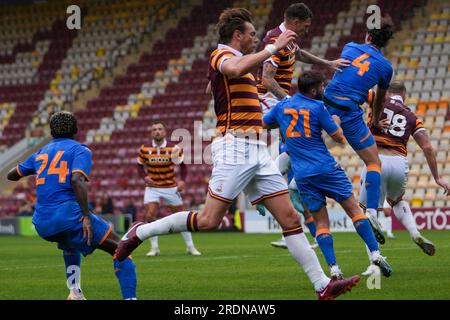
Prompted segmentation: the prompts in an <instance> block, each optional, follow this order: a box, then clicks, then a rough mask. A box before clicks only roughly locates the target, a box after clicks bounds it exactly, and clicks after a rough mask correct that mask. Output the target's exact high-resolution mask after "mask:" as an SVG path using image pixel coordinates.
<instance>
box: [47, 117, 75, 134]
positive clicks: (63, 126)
mask: <svg viewBox="0 0 450 320" xmlns="http://www.w3.org/2000/svg"><path fill="white" fill-rule="evenodd" d="M77 132H78V128H77V119H76V118H75V116H74V115H73V114H72V113H70V112H68V111H60V112H56V113H54V114H53V115H52V116H51V117H50V133H51V135H52V137H53V138H54V139H57V138H70V139H73V138H74V137H75V135H76V134H77Z"/></svg>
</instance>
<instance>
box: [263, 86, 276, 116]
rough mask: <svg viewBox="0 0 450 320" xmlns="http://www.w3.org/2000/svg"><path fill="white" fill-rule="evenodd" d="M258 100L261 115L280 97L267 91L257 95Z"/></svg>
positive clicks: (273, 105)
mask: <svg viewBox="0 0 450 320" xmlns="http://www.w3.org/2000/svg"><path fill="white" fill-rule="evenodd" d="M259 100H260V101H261V108H262V112H263V115H265V114H266V113H267V112H269V111H270V109H272V108H273V107H275V106H276V105H277V104H278V102H280V99H278V98H277V97H275V96H274V95H273V94H272V93H270V92H267V93H265V94H263V95H259Z"/></svg>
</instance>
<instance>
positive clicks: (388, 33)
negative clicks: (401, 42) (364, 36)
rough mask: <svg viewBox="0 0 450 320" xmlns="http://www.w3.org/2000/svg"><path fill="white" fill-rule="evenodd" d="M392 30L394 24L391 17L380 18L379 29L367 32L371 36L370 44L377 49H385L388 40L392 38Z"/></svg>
mask: <svg viewBox="0 0 450 320" xmlns="http://www.w3.org/2000/svg"><path fill="white" fill-rule="evenodd" d="M393 28H394V23H393V22H392V19H391V17H389V16H386V17H382V18H381V24H380V28H379V29H377V28H373V29H368V30H367V33H368V34H370V35H371V36H372V40H371V41H370V42H371V43H372V44H374V45H375V46H377V47H378V48H383V47H385V46H386V45H387V43H388V42H389V40H390V39H392V38H393V35H394V31H393Z"/></svg>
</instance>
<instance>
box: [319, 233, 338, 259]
mask: <svg viewBox="0 0 450 320" xmlns="http://www.w3.org/2000/svg"><path fill="white" fill-rule="evenodd" d="M318 233H319V234H318V235H317V237H316V240H317V244H318V245H319V247H320V250H322V253H323V256H324V257H325V260H326V261H327V264H328V265H329V266H331V265H333V264H336V256H335V255H334V247H333V236H332V235H331V233H330V230H328V229H320V230H319V232H318Z"/></svg>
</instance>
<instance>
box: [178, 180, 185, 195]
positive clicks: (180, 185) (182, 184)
mask: <svg viewBox="0 0 450 320" xmlns="http://www.w3.org/2000/svg"><path fill="white" fill-rule="evenodd" d="M185 189H186V183H185V182H184V181H178V184H177V191H178V192H184V190H185Z"/></svg>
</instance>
